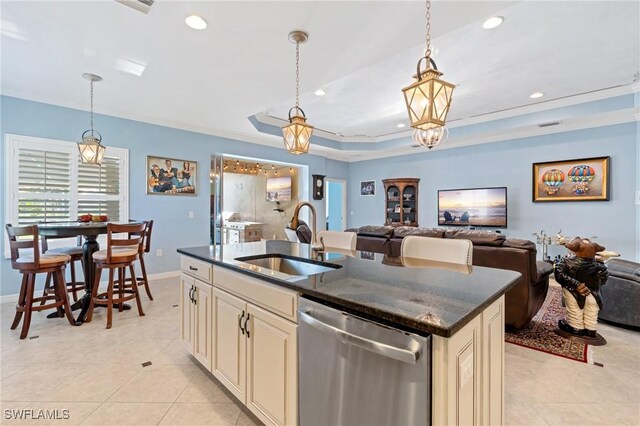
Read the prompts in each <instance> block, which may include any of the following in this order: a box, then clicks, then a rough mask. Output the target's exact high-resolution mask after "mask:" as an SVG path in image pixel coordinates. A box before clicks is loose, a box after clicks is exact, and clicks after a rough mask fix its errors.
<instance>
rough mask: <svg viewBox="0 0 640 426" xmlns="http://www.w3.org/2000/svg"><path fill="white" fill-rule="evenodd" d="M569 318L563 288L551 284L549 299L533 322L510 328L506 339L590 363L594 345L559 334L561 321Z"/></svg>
mask: <svg viewBox="0 0 640 426" xmlns="http://www.w3.org/2000/svg"><path fill="white" fill-rule="evenodd" d="M564 317H565V311H564V307H563V306H562V288H561V287H559V286H549V292H548V293H547V298H546V299H545V301H544V303H543V304H542V308H540V310H539V311H538V313H537V314H536V316H535V317H533V319H532V320H531V322H530V323H529V324H528V325H527V326H526V327H524V328H523V329H521V330H517V331H513V332H510V331H506V332H505V340H506V341H507V342H509V343H513V344H514V345H519V346H524V347H525V348H531V349H535V350H537V351H541V352H546V353H549V354H552V355H557V356H561V357H564V358H569V359H573V360H575V361H580V362H585V363H586V362H590V348H589V345H585V344H584V343H580V342H574V341H571V340H569V339H566V338H564V337H562V336H559V335H558V334H556V332H555V330H556V328H557V327H558V320H560V319H563V318H564Z"/></svg>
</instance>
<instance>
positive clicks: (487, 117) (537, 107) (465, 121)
mask: <svg viewBox="0 0 640 426" xmlns="http://www.w3.org/2000/svg"><path fill="white" fill-rule="evenodd" d="M637 92H640V82H635V83H632V84H629V85H625V86H616V87H611V88H607V89H601V90H595V91H593V92H588V93H582V94H579V95H573V96H567V97H564V98H559V99H550V100H545V101H540V102H536V103H534V104H531V105H524V106H519V107H514V108H509V109H506V110H503V111H496V112H490V113H486V114H481V115H478V116H474V117H469V118H462V119H458V120H454V121H450V122H448V123H447V127H449V128H450V129H453V128H456V127H463V126H469V125H473V124H480V123H486V122H489V121H496V120H504V119H506V118H511V117H517V116H521V115H527V114H534V113H537V112H542V111H547V110H550V109H557V108H564V107H569V106H573V105H579V104H584V103H587V102H595V101H599V100H603V99H610V98H615V97H618V96H623V95H629V94H633V93H637ZM255 117H256V119H257V120H258V121H259V122H260V123H263V124H267V125H272V126H277V127H281V126H283V123H285V122H286V120H283V119H281V118H278V117H274V116H272V115H268V114H266V113H265V112H260V113H258V114H256V115H255ZM412 133H413V130H412V129H408V130H403V131H400V132H394V133H388V134H385V135H378V136H342V135H340V134H337V133H334V132H330V131H326V130H321V129H317V128H316V129H315V134H316V135H317V136H320V137H323V138H325V139H329V140H333V141H336V142H385V141H388V140H394V139H400V138H403V137H407V138H410V137H411V135H412Z"/></svg>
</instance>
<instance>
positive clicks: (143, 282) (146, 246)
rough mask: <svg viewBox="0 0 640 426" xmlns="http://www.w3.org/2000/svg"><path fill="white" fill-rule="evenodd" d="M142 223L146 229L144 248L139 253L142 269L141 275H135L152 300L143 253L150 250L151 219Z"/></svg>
mask: <svg viewBox="0 0 640 426" xmlns="http://www.w3.org/2000/svg"><path fill="white" fill-rule="evenodd" d="M144 224H145V225H147V229H146V231H145V233H144V242H143V246H144V250H143V252H142V253H140V259H138V260H139V261H140V269H141V270H142V276H141V277H136V281H137V282H138V285H144V289H145V291H146V292H147V296H149V300H153V296H152V295H151V289H150V288H149V280H148V279H147V268H146V267H145V265H144V253H149V252H150V251H151V231H152V230H153V220H145V221H144Z"/></svg>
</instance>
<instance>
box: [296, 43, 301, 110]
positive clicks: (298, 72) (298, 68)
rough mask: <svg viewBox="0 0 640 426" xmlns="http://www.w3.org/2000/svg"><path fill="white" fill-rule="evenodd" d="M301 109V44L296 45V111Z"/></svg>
mask: <svg viewBox="0 0 640 426" xmlns="http://www.w3.org/2000/svg"><path fill="white" fill-rule="evenodd" d="M299 109H300V43H299V42H298V43H296V111H297V110H299Z"/></svg>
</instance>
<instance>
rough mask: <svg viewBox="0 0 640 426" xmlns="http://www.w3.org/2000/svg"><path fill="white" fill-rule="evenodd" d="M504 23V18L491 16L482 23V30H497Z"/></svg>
mask: <svg viewBox="0 0 640 426" xmlns="http://www.w3.org/2000/svg"><path fill="white" fill-rule="evenodd" d="M503 22H504V18H503V17H502V16H492V17H491V18H489V19H487V20H486V21H484V23H483V24H482V28H484V29H485V30H492V29H494V28H497V27H499V26H500V24H502V23H503Z"/></svg>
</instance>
